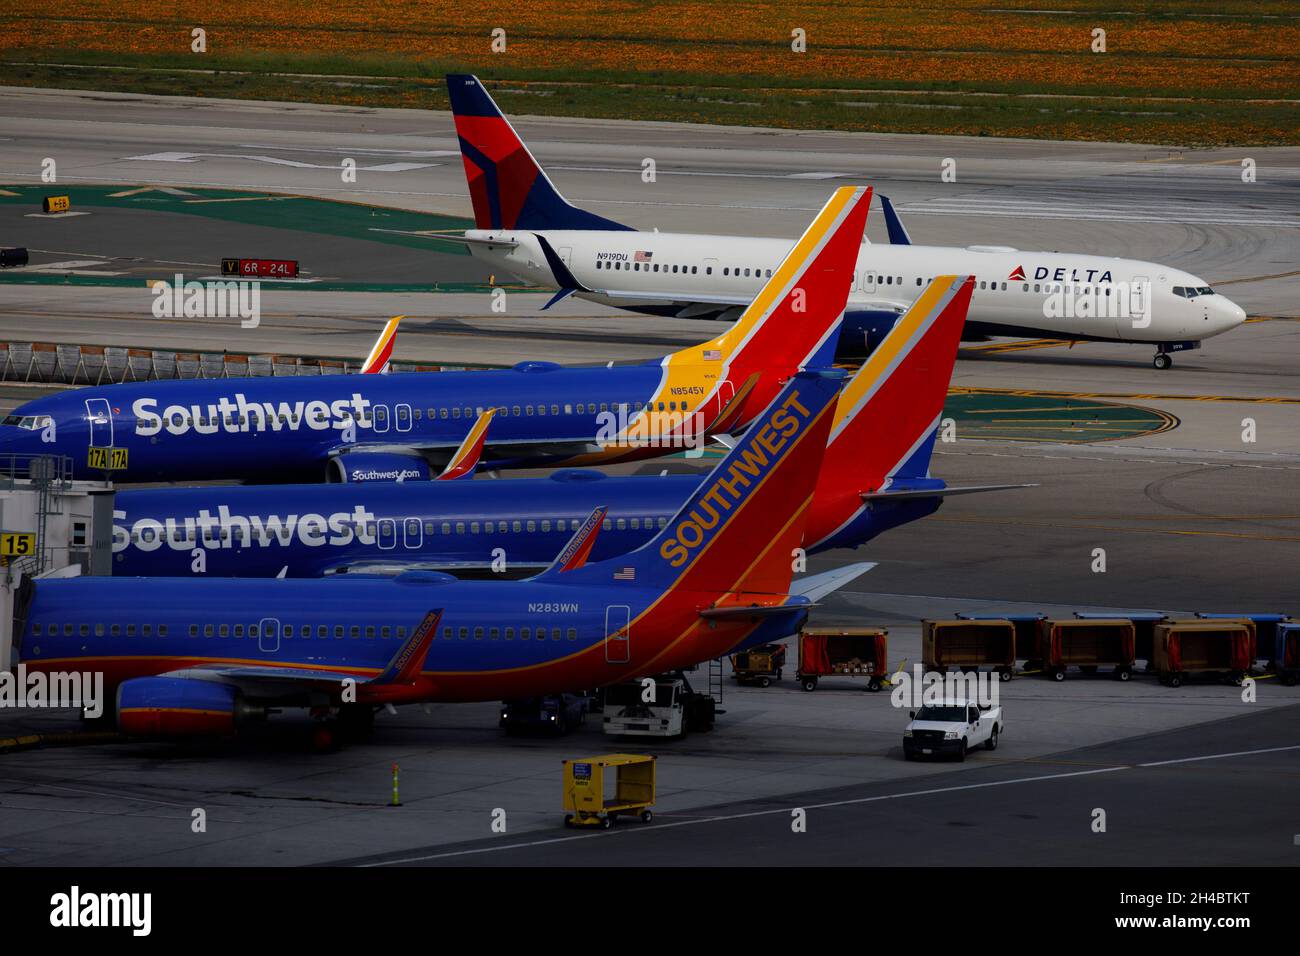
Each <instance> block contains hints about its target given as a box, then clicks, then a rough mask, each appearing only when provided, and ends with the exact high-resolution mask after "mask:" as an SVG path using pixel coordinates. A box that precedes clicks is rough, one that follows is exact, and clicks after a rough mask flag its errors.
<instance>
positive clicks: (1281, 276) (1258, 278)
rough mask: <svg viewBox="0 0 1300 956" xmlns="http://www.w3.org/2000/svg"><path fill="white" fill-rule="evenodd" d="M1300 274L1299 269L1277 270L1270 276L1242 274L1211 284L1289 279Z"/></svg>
mask: <svg viewBox="0 0 1300 956" xmlns="http://www.w3.org/2000/svg"><path fill="white" fill-rule="evenodd" d="M1291 276H1300V269H1296V270H1295V271H1293V272H1277V273H1274V274H1273V275H1270V276H1243V277H1242V278H1240V279H1217V280H1215V281H1214V282H1212V283H1211V285H1236V284H1237V283H1238V282H1263V281H1264V280H1265V279H1289V278H1290V277H1291Z"/></svg>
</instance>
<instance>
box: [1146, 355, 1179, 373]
mask: <svg viewBox="0 0 1300 956" xmlns="http://www.w3.org/2000/svg"><path fill="white" fill-rule="evenodd" d="M1151 364H1152V365H1154V366H1155V367H1156V368H1158V369H1160V371H1162V372H1163V371H1164V370H1165V369H1167V368H1169V367H1170V366H1171V365H1173V364H1174V360H1173V359H1171V358H1170V357H1169V353H1168V352H1157V353H1156V357H1155V358H1153V359H1152V360H1151Z"/></svg>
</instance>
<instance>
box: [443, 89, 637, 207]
mask: <svg viewBox="0 0 1300 956" xmlns="http://www.w3.org/2000/svg"><path fill="white" fill-rule="evenodd" d="M447 95H448V96H449V97H450V98H451V112H452V115H453V116H454V117H455V120H456V135H457V137H459V139H460V155H461V159H462V160H464V162H465V179H466V181H467V182H468V183H469V196H470V201H471V202H472V203H473V204H474V224H475V226H477V227H478V228H479V229H530V230H541V229H599V230H613V229H619V230H628V229H630V227H628V226H625V225H623V224H622V223H618V222H614V220H612V219H606V218H604V217H603V216H597V215H596V214H594V213H590V212H587V211H586V210H584V209H579V208H578V207H577V206H573V205H571V204H570V203H569V202H568V200H566V199H565V198H564V197H563V196H561V195H560V193H559V191H558V190H557V189H556V188H555V186H554V185H553V184H552V183H551V180H550V178H549V177H547V175H546V173H545V172H544V171H543V170H542V167H541V166H539V165H538V164H537V160H536V159H534V158H533V154H532V153H530V152H529V151H528V147H527V146H525V145H524V142H523V140H521V139H520V138H519V135H518V134H517V133H516V132H515V131H514V127H512V126H511V125H510V121H509V120H507V119H506V118H505V115H504V114H503V113H502V112H501V110H499V109H498V108H497V105H496V103H494V102H492V97H490V96H489V95H488V92H487V90H485V89H483V85H482V84H481V83H480V82H479V81H478V78H477V77H474V76H469V75H466V74H459V73H456V74H448V76H447Z"/></svg>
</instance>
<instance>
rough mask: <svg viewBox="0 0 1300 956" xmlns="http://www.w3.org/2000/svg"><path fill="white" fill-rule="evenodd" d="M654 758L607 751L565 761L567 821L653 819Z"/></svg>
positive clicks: (596, 823) (606, 824)
mask: <svg viewBox="0 0 1300 956" xmlns="http://www.w3.org/2000/svg"><path fill="white" fill-rule="evenodd" d="M654 802H655V758H654V757H644V756H639V755H637V754H605V755H604V756H603V757H583V758H581V759H578V760H566V761H564V810H565V813H564V825H565V826H566V827H603V828H604V829H606V830H608V829H609V828H610V827H612V826H613V825H614V820H615V819H616V818H617V817H620V816H633V815H634V816H639V817H640V818H641V822H642V823H649V822H650V821H651V820H653V819H654V814H653V813H651V812H650V808H651V807H652V806H654Z"/></svg>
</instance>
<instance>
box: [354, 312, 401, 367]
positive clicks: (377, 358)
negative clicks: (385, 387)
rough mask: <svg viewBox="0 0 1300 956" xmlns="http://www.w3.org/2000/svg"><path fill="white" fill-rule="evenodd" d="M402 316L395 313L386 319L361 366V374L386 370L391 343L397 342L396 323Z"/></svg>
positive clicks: (391, 351) (391, 349)
mask: <svg viewBox="0 0 1300 956" xmlns="http://www.w3.org/2000/svg"><path fill="white" fill-rule="evenodd" d="M404 318H406V316H404V315H395V316H393V317H392V318H391V319H389V320H388V324H387V325H385V326H384V331H382V332H380V333H379V338H378V339H376V340H375V346H374V348H372V349H371V350H370V354H369V355H367V356H366V360H365V362H364V363H363V364H362V366H361V374H362V375H383V374H384V373H386V372H387V371H388V362H389V360H390V359H391V358H392V357H393V345H394V344H396V342H397V325H398V323H399V322H401V321H402V319H404Z"/></svg>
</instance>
